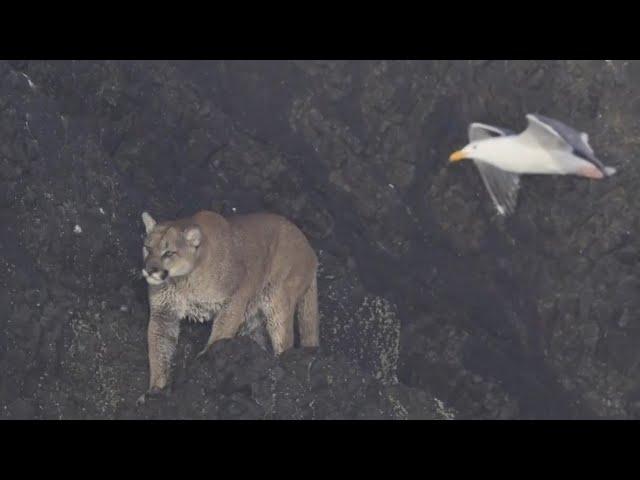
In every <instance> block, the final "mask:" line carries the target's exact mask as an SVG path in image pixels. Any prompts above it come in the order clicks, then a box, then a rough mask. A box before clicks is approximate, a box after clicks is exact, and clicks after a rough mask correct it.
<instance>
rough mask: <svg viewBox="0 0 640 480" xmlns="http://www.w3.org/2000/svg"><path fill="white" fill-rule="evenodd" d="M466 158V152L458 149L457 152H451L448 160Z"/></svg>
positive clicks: (453, 160)
mask: <svg viewBox="0 0 640 480" xmlns="http://www.w3.org/2000/svg"><path fill="white" fill-rule="evenodd" d="M465 158H467V154H466V153H465V151H464V150H458V151H457V152H453V153H452V154H451V156H450V157H449V161H450V162H457V161H459V160H463V159H465Z"/></svg>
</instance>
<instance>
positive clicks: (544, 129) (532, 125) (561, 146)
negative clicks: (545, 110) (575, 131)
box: [519, 113, 573, 152]
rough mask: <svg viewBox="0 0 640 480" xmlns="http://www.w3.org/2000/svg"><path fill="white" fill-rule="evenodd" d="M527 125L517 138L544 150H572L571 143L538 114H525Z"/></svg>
mask: <svg viewBox="0 0 640 480" xmlns="http://www.w3.org/2000/svg"><path fill="white" fill-rule="evenodd" d="M527 121H528V122H529V125H528V126H527V129H526V130H525V131H524V132H522V133H521V134H520V136H519V140H520V141H522V142H525V143H529V144H532V145H535V146H537V147H540V148H543V149H545V150H560V151H565V152H572V151H573V147H572V146H571V144H570V143H569V142H568V141H567V140H566V139H565V138H563V137H562V135H560V133H559V132H557V131H556V130H555V129H554V128H553V127H552V126H551V125H550V124H548V123H547V122H546V121H543V120H542V119H541V117H540V115H534V114H532V113H530V114H528V115H527Z"/></svg>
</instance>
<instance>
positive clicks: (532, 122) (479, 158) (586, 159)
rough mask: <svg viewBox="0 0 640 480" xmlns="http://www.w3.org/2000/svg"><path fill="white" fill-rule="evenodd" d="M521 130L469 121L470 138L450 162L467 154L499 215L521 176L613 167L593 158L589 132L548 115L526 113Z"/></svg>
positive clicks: (599, 173)
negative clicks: (476, 168) (523, 126)
mask: <svg viewBox="0 0 640 480" xmlns="http://www.w3.org/2000/svg"><path fill="white" fill-rule="evenodd" d="M526 118H527V122H528V125H527V128H526V129H525V130H524V131H523V132H522V133H520V134H516V133H515V132H513V131H511V130H508V129H506V128H498V127H494V126H491V125H485V124H483V123H472V124H471V125H469V144H468V145H467V146H466V147H464V148H462V149H461V150H458V151H457V152H454V153H452V154H451V156H450V157H449V161H450V162H457V161H459V160H462V159H465V158H469V159H472V160H473V162H474V163H475V164H476V167H478V171H479V172H480V176H481V177H482V181H483V182H484V184H485V186H486V187H487V190H488V191H489V195H491V199H492V200H493V203H494V205H495V206H496V209H497V210H498V213H499V214H500V215H510V214H512V213H513V212H514V211H515V207H516V201H517V198H518V190H519V188H520V176H521V175H524V174H539V175H577V176H580V177H586V178H592V179H597V180H600V179H602V178H604V177H609V176H611V175H613V174H615V173H616V169H615V168H613V167H606V166H604V165H603V164H602V162H601V161H600V160H598V159H597V158H596V156H595V155H594V153H593V149H592V148H591V146H590V145H589V136H588V135H587V134H586V133H584V132H579V131H577V130H575V129H573V128H571V127H570V126H568V125H566V124H564V123H562V122H560V121H559V120H554V119H552V118H549V117H545V116H543V115H538V114H532V113H530V114H528V115H527V116H526Z"/></svg>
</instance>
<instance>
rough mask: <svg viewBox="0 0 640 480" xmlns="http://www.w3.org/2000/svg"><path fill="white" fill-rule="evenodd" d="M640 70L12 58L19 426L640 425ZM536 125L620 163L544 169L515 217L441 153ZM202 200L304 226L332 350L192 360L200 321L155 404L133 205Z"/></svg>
mask: <svg viewBox="0 0 640 480" xmlns="http://www.w3.org/2000/svg"><path fill="white" fill-rule="evenodd" d="M639 65H640V64H639V63H638V62H637V61H633V62H622V61H620V62H619V61H612V62H607V61H502V60H500V61H482V62H479V61H468V62H467V61H430V62H422V61H380V62H378V61H362V62H348V61H322V62H321V61H300V62H287V61H278V62H253V61H242V62H231V61H220V62H164V61H148V62H134V61H47V62H43V61H12V62H4V63H0V93H1V95H0V109H1V110H2V113H3V115H2V116H1V118H0V217H1V220H2V226H3V228H2V229H1V230H0V247H1V248H2V251H3V255H2V256H1V257H0V267H2V269H3V272H5V273H4V274H3V277H2V278H1V279H0V366H1V367H2V371H3V379H2V381H1V382H0V395H1V397H0V404H1V405H2V407H3V409H2V410H0V411H2V413H1V414H0V415H1V416H2V417H3V418H4V417H7V418H18V417H21V418H34V417H35V418H176V417H178V418H436V417H437V418H443V417H450V416H453V415H455V416H456V417H457V418H567V417H568V418H593V417H601V418H638V412H639V411H640V410H639V409H638V406H637V404H638V399H637V395H636V394H635V393H634V392H637V391H639V389H640V383H639V382H638V378H640V370H639V369H640V359H639V357H638V356H637V354H636V353H635V352H634V348H633V346H634V345H637V341H638V338H637V335H638V334H637V331H638V322H637V321H636V318H637V315H636V314H635V312H637V311H638V308H639V307H640V304H638V300H637V298H639V297H638V295H637V293H638V292H637V290H638V288H640V280H639V277H638V273H637V272H636V271H635V270H637V269H636V266H637V263H638V251H637V245H635V240H634V239H635V238H636V237H637V236H638V231H639V227H640V223H639V220H638V218H637V214H636V212H637V211H638V209H639V207H640V195H638V193H637V188H636V186H637V183H638V179H639V178H640V170H638V167H637V166H636V164H635V163H634V162H633V161H632V160H633V158H635V156H637V151H636V150H637V145H636V142H635V132H636V131H637V128H638V126H639V125H638V116H637V110H638V102H637V100H636V99H638V98H640V91H636V90H638V89H639V88H640V87H639V86H638V85H639V84H638V82H637V81H635V80H636V77H637V76H638V72H639V71H640V66H639ZM529 111H537V112H540V113H544V114H547V115H550V116H555V117H558V118H560V119H563V120H565V121H566V122H567V123H570V124H572V125H575V126H577V127H578V128H580V129H582V130H585V131H587V132H589V133H590V138H591V144H592V145H593V146H594V148H595V150H596V152H597V153H598V154H599V155H600V156H601V158H603V160H605V161H606V162H605V163H607V164H611V165H614V166H616V167H618V168H619V171H620V173H619V174H618V175H616V176H614V177H612V178H609V179H607V180H605V181H602V182H589V181H586V180H584V179H578V178H574V177H565V178H557V177H545V178H525V179H524V180H523V186H522V190H521V194H520V200H519V205H518V208H517V211H516V214H515V215H514V216H513V217H511V218H508V219H506V220H505V219H500V218H497V217H496V216H495V214H494V209H493V206H492V205H491V201H490V199H489V197H488V195H487V193H486V191H485V189H484V187H483V185H482V182H481V180H480V178H479V177H478V175H477V172H476V171H475V169H474V168H473V167H472V166H471V165H458V166H449V165H447V162H446V159H447V156H448V154H449V153H450V152H451V151H452V150H453V149H455V148H458V147H460V146H462V145H463V144H464V143H465V142H466V128H467V124H468V123H469V122H471V121H482V122H488V123H494V124H497V125H502V126H506V127H511V128H513V129H519V128H522V127H524V125H525V121H524V114H525V113H527V112H529ZM205 208H213V209H216V210H218V211H220V212H222V213H225V214H230V213H233V212H238V213H243V212H250V211H256V210H269V211H273V212H276V213H280V214H283V215H285V216H287V217H289V218H291V219H292V220H294V221H295V222H296V223H297V224H298V225H299V226H300V227H301V228H302V229H303V231H305V233H306V234H307V235H308V236H309V238H310V241H311V243H312V244H313V246H314V248H315V249H316V251H318V255H319V258H320V261H321V268H320V274H319V286H320V308H321V312H322V327H321V337H322V348H321V349H320V351H319V352H309V351H305V350H294V351H292V352H288V353H287V354H286V355H284V356H283V357H282V358H280V359H274V358H273V357H272V356H271V354H270V352H269V347H268V342H267V341H266V340H265V336H264V331H263V330H264V329H263V328H262V329H261V327H259V326H258V327H256V328H253V327H251V328H248V329H247V331H246V332H243V336H241V337H239V338H237V339H234V340H231V341H228V342H221V343H220V345H217V346H216V347H215V348H213V349H212V350H211V352H210V353H209V354H208V355H207V356H205V357H204V358H202V359H200V360H199V361H196V360H195V353H196V352H197V351H198V350H199V348H201V347H202V345H203V344H204V342H205V341H206V338H207V335H208V328H209V326H207V325H191V324H185V327H184V332H185V333H184V337H183V339H182V340H181V343H180V351H179V355H178V358H177V359H176V372H175V385H174V390H173V393H172V394H170V395H169V396H168V397H166V398H161V399H157V400H155V401H153V402H151V403H150V405H148V406H146V407H145V408H144V409H142V410H137V409H135V407H133V406H132V405H133V403H134V402H135V399H136V398H137V396H139V395H140V393H142V391H143V390H144V388H145V386H146V383H147V359H146V355H147V353H146V322H147V315H148V305H147V299H146V289H145V285H144V284H143V282H142V279H141V278H140V275H139V268H140V243H141V239H142V225H141V221H140V213H141V212H142V211H143V210H149V211H151V212H152V213H154V214H155V215H156V216H157V217H160V218H172V217H176V216H179V215H188V214H191V213H193V212H194V211H196V210H199V209H205ZM76 226H77V228H76ZM258 324H259V321H258ZM258 324H257V325H258ZM254 340H255V341H254ZM256 342H257V343H256ZM398 381H399V383H398ZM634 395H635V396H634ZM5 407H6V408H5ZM453 410H455V413H454V411H453Z"/></svg>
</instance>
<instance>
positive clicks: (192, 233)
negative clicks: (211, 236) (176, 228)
mask: <svg viewBox="0 0 640 480" xmlns="http://www.w3.org/2000/svg"><path fill="white" fill-rule="evenodd" d="M183 235H184V238H185V240H186V241H187V243H188V244H189V245H191V246H192V247H198V246H199V245H200V241H201V240H202V231H201V230H200V227H199V226H198V225H191V226H189V227H187V228H185V229H184V232H183Z"/></svg>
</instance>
